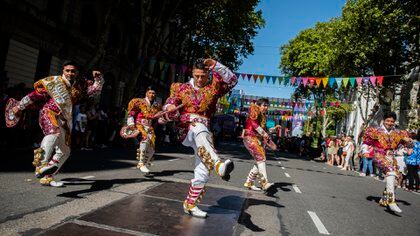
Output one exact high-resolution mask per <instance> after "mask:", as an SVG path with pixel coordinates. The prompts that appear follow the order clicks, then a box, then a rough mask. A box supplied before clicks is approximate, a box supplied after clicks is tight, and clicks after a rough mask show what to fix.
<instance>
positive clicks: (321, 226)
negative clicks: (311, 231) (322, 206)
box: [308, 211, 330, 235]
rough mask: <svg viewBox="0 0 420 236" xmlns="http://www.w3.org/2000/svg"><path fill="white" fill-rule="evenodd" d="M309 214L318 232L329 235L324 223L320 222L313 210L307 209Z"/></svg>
mask: <svg viewBox="0 0 420 236" xmlns="http://www.w3.org/2000/svg"><path fill="white" fill-rule="evenodd" d="M308 214H309V216H310V217H311V219H312V221H313V222H314V224H315V226H316V228H317V229H318V232H319V233H320V234H326V235H329V234H330V233H328V230H327V229H326V228H325V226H324V224H322V222H321V220H320V219H319V217H318V216H317V215H316V213H315V212H313V211H308Z"/></svg>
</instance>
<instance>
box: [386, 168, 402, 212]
mask: <svg viewBox="0 0 420 236" xmlns="http://www.w3.org/2000/svg"><path fill="white" fill-rule="evenodd" d="M385 182H386V192H387V196H386V198H385V199H386V200H387V205H388V208H389V209H390V210H391V211H393V212H396V213H401V212H402V210H401V209H400V208H399V207H398V205H397V203H396V202H395V173H394V172H391V173H388V176H386V177H385Z"/></svg>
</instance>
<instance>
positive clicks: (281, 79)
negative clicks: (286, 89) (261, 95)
mask: <svg viewBox="0 0 420 236" xmlns="http://www.w3.org/2000/svg"><path fill="white" fill-rule="evenodd" d="M277 81H279V85H281V83H282V82H283V77H281V76H277Z"/></svg>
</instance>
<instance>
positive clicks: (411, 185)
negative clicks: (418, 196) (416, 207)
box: [405, 137, 420, 192]
mask: <svg viewBox="0 0 420 236" xmlns="http://www.w3.org/2000/svg"><path fill="white" fill-rule="evenodd" d="M405 162H406V164H407V170H408V173H407V179H408V189H409V190H413V191H417V192H418V191H419V185H420V183H419V182H420V179H419V173H418V172H419V165H420V142H419V140H418V137H417V139H415V141H414V146H413V147H412V148H410V149H409V150H408V156H407V158H406V160H405Z"/></svg>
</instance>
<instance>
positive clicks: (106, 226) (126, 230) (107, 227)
mask: <svg viewBox="0 0 420 236" xmlns="http://www.w3.org/2000/svg"><path fill="white" fill-rule="evenodd" d="M73 223H76V224H78V225H83V226H89V227H94V228H99V229H105V230H109V231H113V232H117V233H124V234H129V235H153V234H146V233H142V232H139V231H134V230H129V229H123V228H118V227H114V226H110V225H105V224H98V223H94V222H89V221H84V220H74V221H73Z"/></svg>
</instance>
